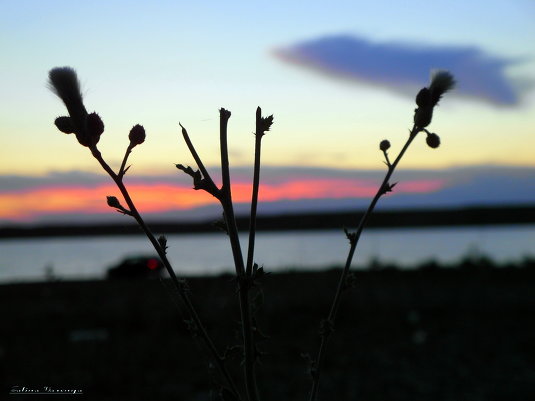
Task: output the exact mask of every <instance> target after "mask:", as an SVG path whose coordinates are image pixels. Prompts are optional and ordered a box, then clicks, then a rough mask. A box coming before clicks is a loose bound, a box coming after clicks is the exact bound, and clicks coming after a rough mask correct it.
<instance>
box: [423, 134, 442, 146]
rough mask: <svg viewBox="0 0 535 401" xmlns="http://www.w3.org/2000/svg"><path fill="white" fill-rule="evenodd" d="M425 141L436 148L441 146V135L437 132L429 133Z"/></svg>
mask: <svg viewBox="0 0 535 401" xmlns="http://www.w3.org/2000/svg"><path fill="white" fill-rule="evenodd" d="M425 142H427V145H428V146H429V147H430V148H433V149H436V148H438V147H439V146H440V137H439V136H438V135H437V134H435V133H428V134H427V138H425Z"/></svg>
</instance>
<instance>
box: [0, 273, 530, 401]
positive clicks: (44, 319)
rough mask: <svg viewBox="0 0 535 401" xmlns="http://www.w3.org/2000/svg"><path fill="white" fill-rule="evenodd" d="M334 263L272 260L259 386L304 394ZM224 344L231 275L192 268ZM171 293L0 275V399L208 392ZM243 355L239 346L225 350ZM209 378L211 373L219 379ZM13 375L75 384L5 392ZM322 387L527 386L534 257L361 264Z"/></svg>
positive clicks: (369, 392)
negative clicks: (380, 267) (284, 264)
mask: <svg viewBox="0 0 535 401" xmlns="http://www.w3.org/2000/svg"><path fill="white" fill-rule="evenodd" d="M336 278H337V274H336V272H335V271H328V272H324V273H310V274H309V273H299V274H297V273H296V274H293V273H288V274H276V275H275V274H273V275H269V276H267V277H265V279H264V280H263V291H264V295H265V302H264V305H263V306H262V308H261V310H260V312H259V314H258V316H257V317H258V322H259V326H260V328H261V330H262V331H263V332H264V333H265V334H266V335H267V336H269V338H268V339H266V340H265V341H263V342H261V343H260V348H261V350H262V351H264V352H265V355H264V356H263V357H262V359H261V365H260V366H259V378H260V390H261V393H262V395H263V397H262V399H263V400H264V401H265V400H305V399H306V395H307V392H308V390H309V384H310V381H309V376H308V373H307V362H306V358H304V357H303V356H302V354H303V353H310V355H312V356H313V355H315V353H316V350H317V347H318V328H319V321H320V319H321V318H322V317H324V316H325V315H326V313H327V309H328V304H329V302H330V300H331V296H332V293H333V288H334V286H335V282H336ZM189 283H190V287H191V290H192V295H193V298H194V301H195V303H196V304H197V305H198V309H199V313H200V315H201V316H202V317H203V318H204V320H205V322H206V326H207V327H208V330H209V332H210V333H211V334H212V335H213V337H214V338H215V342H216V344H217V346H218V347H219V348H220V349H224V348H225V347H226V346H227V345H237V344H239V336H238V333H239V330H240V328H239V325H238V323H237V321H238V309H237V303H236V296H235V283H234V282H233V281H232V280H231V279H230V278H229V277H219V278H195V279H191V280H189ZM177 303H178V301H177V299H176V297H174V296H172V295H170V291H169V290H168V286H166V284H165V283H162V282H160V281H157V280H153V281H149V280H145V281H143V280H137V281H94V282H53V283H39V284H19V285H3V286H0V311H1V319H2V324H1V326H2V329H1V331H0V360H1V364H0V366H1V367H0V369H1V371H0V374H1V376H0V378H1V384H2V394H0V399H11V400H14V401H20V400H23V399H31V400H39V401H41V400H45V399H54V400H65V399H78V400H80V399H87V400H110V401H111V400H132V401H135V400H185V401H189V400H199V401H200V400H211V399H216V389H217V382H218V377H217V374H216V373H215V372H214V371H213V370H212V369H210V367H209V363H208V361H207V359H206V356H205V353H204V352H203V351H202V348H201V347H200V346H199V344H198V343H197V342H196V341H195V340H194V339H192V337H191V335H190V334H189V332H188V331H187V329H186V328H185V325H184V324H183V322H182V320H181V318H180V316H179V314H178V311H177ZM230 362H231V363H232V365H234V366H237V368H236V370H235V372H236V373H241V371H240V368H239V363H240V356H239V351H238V354H237V355H236V356H235V357H233V358H232V357H231V361H230ZM214 383H215V384H214ZM13 386H27V387H28V388H39V387H42V386H51V387H54V388H57V389H61V388H64V389H81V390H83V392H84V395H79V396H67V395H62V396H59V395H56V396H46V395H33V396H29V395H9V394H8V393H9V390H10V389H11V388H12V387H13ZM319 398H320V399H321V400H359V401H388V400H392V401H396V400H407V401H409V400H410V401H419V400H422V401H423V400H426V401H441V400H451V401H454V400H455V401H492V400H502V401H517V400H518V401H529V400H535V269H534V268H533V267H531V268H522V269H493V270H478V269H472V270H471V269H467V270H459V269H449V270H446V269H440V270H434V269H429V270H420V271H405V272H400V271H367V272H361V273H357V274H356V287H355V288H354V289H352V290H350V291H349V292H347V293H346V295H345V298H344V302H343V306H342V308H341V310H340V319H339V321H338V324H337V326H336V331H335V333H334V337H333V341H332V342H331V343H330V347H329V352H328V355H327V359H326V363H325V369H324V371H323V379H322V384H321V389H320V397H319Z"/></svg>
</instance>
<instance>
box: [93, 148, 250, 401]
mask: <svg viewBox="0 0 535 401" xmlns="http://www.w3.org/2000/svg"><path fill="white" fill-rule="evenodd" d="M90 150H91V153H92V154H93V156H94V157H95V159H97V160H98V162H99V163H100V165H101V166H102V168H103V169H104V170H105V171H106V172H107V173H108V174H109V176H110V177H111V178H112V179H113V181H114V182H115V184H116V185H117V187H118V188H119V190H120V191H121V194H122V195H123V197H124V200H125V201H126V203H127V205H128V208H129V209H130V212H131V215H132V216H133V217H134V219H135V220H136V221H137V223H138V224H139V226H140V227H141V229H142V230H143V232H144V233H145V235H146V236H147V238H148V239H149V241H150V242H151V244H152V246H153V247H154V249H155V250H156V252H157V253H158V256H159V257H160V259H161V260H162V262H163V264H164V266H165V268H166V269H167V272H168V273H169V276H170V277H171V280H172V282H173V284H174V285H175V288H176V290H177V291H178V293H179V295H180V298H181V299H182V301H183V302H184V304H185V305H186V308H187V310H188V312H189V314H190V317H191V319H192V320H193V321H194V323H195V326H196V327H197V329H198V330H199V333H200V337H201V339H202V340H203V341H204V343H205V345H206V346H207V348H208V349H209V350H210V352H211V354H212V357H213V359H214V360H215V362H216V365H217V366H218V368H219V370H220V372H221V374H222V375H223V377H224V378H225V380H226V382H227V384H228V385H229V387H230V390H231V391H232V392H233V393H234V395H235V396H236V397H237V398H238V399H240V398H241V397H240V395H239V392H238V390H237V388H236V385H235V384H234V381H233V379H232V377H231V376H230V373H229V372H228V370H227V368H226V366H225V358H224V357H223V356H221V355H220V354H219V352H218V351H217V348H216V346H215V344H214V343H213V341H212V339H211V338H210V336H209V334H208V332H207V331H206V328H205V327H204V325H203V324H202V321H201V319H200V318H199V315H198V314H197V311H196V310H195V307H194V306H193V303H192V301H191V299H190V297H189V295H188V293H187V292H186V289H185V288H184V283H183V282H181V281H180V280H179V279H178V278H177V276H176V274H175V272H174V270H173V267H172V266H171V263H170V262H169V259H168V258H167V255H166V252H165V249H163V248H162V246H161V245H160V243H159V242H158V240H157V239H156V238H155V237H154V235H153V234H152V232H151V231H150V230H149V228H148V227H147V225H146V224H145V221H144V220H143V218H142V217H141V215H140V214H139V212H138V211H137V208H136V206H135V204H134V202H133V201H132V198H131V197H130V194H129V193H128V190H127V189H126V187H125V185H124V183H123V181H122V176H120V175H117V174H115V173H114V172H113V170H112V169H111V168H110V166H109V165H108V164H107V163H106V161H105V160H104V159H103V158H102V155H101V153H100V151H99V150H98V149H97V147H96V146H93V147H91V148H90ZM128 153H129V152H128V150H127V153H126V155H125V159H124V160H123V162H125V161H126V158H127V156H128ZM120 172H123V167H121V170H120Z"/></svg>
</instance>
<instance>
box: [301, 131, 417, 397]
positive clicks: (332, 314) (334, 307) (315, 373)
mask: <svg viewBox="0 0 535 401" xmlns="http://www.w3.org/2000/svg"><path fill="white" fill-rule="evenodd" d="M420 130H421V129H420V128H417V127H416V126H413V127H412V129H411V131H410V134H409V138H408V139H407V142H405V145H404V146H403V148H402V149H401V151H400V152H399V154H398V156H397V157H396V159H395V160H394V162H393V163H392V164H390V163H388V170H387V173H386V175H385V178H384V179H383V182H382V183H381V186H380V187H379V189H378V190H377V193H376V194H375V196H374V197H373V199H372V201H371V202H370V205H369V206H368V209H367V210H366V213H364V215H363V216H362V218H361V220H360V223H359V225H358V227H357V230H356V231H355V232H354V233H352V234H351V235H352V237H351V238H350V248H349V252H348V255H347V259H346V263H345V265H344V269H343V270H342V273H341V275H340V279H339V281H338V287H337V289H336V293H335V295H334V299H333V302H332V304H331V309H330V311H329V315H328V317H327V319H326V323H327V324H328V326H329V328H328V329H327V330H324V331H323V332H322V333H321V342H320V346H319V350H318V355H317V357H316V360H315V362H314V366H313V368H312V389H311V391H310V397H309V401H315V400H316V397H317V393H318V388H319V379H320V373H321V367H322V365H323V359H324V356H325V349H326V347H327V341H328V339H329V337H330V335H331V334H332V331H333V328H334V324H335V320H336V315H337V312H338V307H339V306H340V300H341V296H342V292H343V290H344V287H345V284H346V279H347V274H348V272H349V269H350V267H351V262H352V260H353V256H354V254H355V250H356V249H357V244H358V242H359V239H360V235H361V233H362V230H363V229H364V226H365V225H366V223H367V221H368V219H369V217H370V215H371V214H372V212H373V210H374V208H375V205H376V204H377V202H378V201H379V198H380V197H381V196H382V195H384V194H385V193H386V190H387V189H388V188H389V180H390V177H391V176H392V174H393V173H394V170H395V169H396V166H397V165H398V163H399V161H400V160H401V158H402V157H403V155H404V154H405V152H406V150H407V149H408V147H409V145H410V144H411V143H412V141H413V140H414V138H415V137H416V135H417V134H418V132H419V131H420Z"/></svg>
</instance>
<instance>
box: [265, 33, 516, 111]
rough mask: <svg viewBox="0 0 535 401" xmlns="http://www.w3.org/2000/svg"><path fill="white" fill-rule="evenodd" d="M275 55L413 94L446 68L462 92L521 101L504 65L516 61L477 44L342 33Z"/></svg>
mask: <svg viewBox="0 0 535 401" xmlns="http://www.w3.org/2000/svg"><path fill="white" fill-rule="evenodd" d="M275 55H276V56H277V57H279V58H280V59H282V60H284V61H287V62H292V63H296V64H299V65H303V66H305V67H309V68H313V69H316V70H319V71H322V72H324V73H326V74H330V75H335V76H339V77H343V78H348V79H354V80H358V81H361V82H365V83H368V84H375V85H381V86H383V87H386V88H388V89H391V90H395V91H397V92H400V91H401V92H403V93H411V95H413V94H414V93H413V92H414V90H415V89H418V88H420V87H422V86H425V85H426V84H427V83H428V79H429V74H430V71H432V70H437V69H443V70H448V71H450V72H452V73H453V74H454V75H455V78H456V80H457V82H458V85H457V93H458V94H463V95H467V96H470V97H473V98H477V99H480V100H484V101H487V102H490V103H494V104H499V105H514V104H517V103H518V101H519V94H518V93H517V91H516V90H515V88H514V87H513V85H512V83H511V82H510V81H509V80H508V78H507V77H506V75H505V69H506V67H507V66H509V65H511V64H513V63H514V61H513V60H508V59H504V58H501V57H497V56H491V55H489V54H487V53H485V52H484V51H483V50H481V49H479V48H477V47H463V46H423V45H415V44H412V45H411V44H407V43H400V42H385V43H373V42H370V41H368V40H366V39H362V38H356V37H352V36H345V35H340V36H329V37H323V38H319V39H314V40H310V41H306V42H301V43H297V44H295V45H293V46H290V47H286V48H281V49H277V50H275ZM409 90H410V91H411V92H409Z"/></svg>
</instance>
